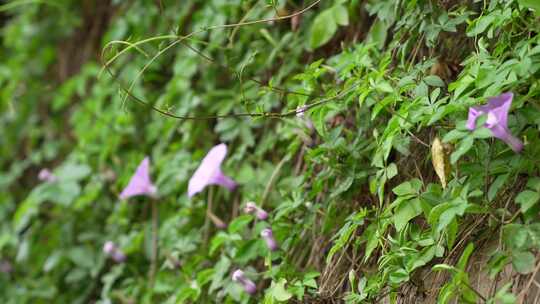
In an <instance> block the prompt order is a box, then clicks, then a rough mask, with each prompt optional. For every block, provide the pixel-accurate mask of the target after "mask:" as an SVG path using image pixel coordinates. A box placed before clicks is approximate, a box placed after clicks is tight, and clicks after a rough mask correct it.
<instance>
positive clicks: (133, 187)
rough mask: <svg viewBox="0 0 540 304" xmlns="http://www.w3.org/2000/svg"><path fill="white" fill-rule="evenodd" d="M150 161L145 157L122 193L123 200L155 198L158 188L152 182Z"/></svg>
mask: <svg viewBox="0 0 540 304" xmlns="http://www.w3.org/2000/svg"><path fill="white" fill-rule="evenodd" d="M149 171H150V159H149V158H148V157H145V158H144V159H143V161H142V162H141V164H140V165H139V167H137V170H136V171H135V174H134V175H133V176H132V177H131V180H130V181H129V183H128V185H127V187H125V188H124V190H123V191H122V193H120V198H121V199H128V198H130V197H132V196H137V195H147V196H155V195H156V193H157V188H156V186H154V184H152V182H151V181H150V172H149Z"/></svg>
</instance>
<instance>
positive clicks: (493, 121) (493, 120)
mask: <svg viewBox="0 0 540 304" xmlns="http://www.w3.org/2000/svg"><path fill="white" fill-rule="evenodd" d="M497 124H499V119H498V118H497V116H495V114H493V113H492V112H488V115H487V120H486V127H488V128H491V127H493V126H495V125H497Z"/></svg>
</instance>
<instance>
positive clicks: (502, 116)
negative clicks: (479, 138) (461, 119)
mask: <svg viewBox="0 0 540 304" xmlns="http://www.w3.org/2000/svg"><path fill="white" fill-rule="evenodd" d="M513 97H514V94H512V93H504V94H501V95H499V96H497V97H493V98H490V99H489V100H488V103H487V104H485V105H482V106H476V107H470V108H469V118H468V119H467V129H469V130H471V131H473V130H474V129H475V128H476V120H477V119H478V117H480V116H481V115H487V120H486V123H485V124H484V126H485V127H486V128H488V129H489V130H490V131H491V133H492V134H493V136H494V137H496V138H498V139H501V140H502V141H504V142H505V143H507V144H508V145H509V146H510V147H511V148H512V150H514V151H515V152H520V151H521V150H522V149H523V143H522V142H521V140H519V139H518V138H516V137H515V136H513V135H512V134H511V133H510V130H509V129H508V111H509V110H510V106H511V105H512V99H513Z"/></svg>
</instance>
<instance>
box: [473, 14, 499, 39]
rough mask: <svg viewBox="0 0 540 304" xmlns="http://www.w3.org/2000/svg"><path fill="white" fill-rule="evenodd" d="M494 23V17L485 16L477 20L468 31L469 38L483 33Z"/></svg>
mask: <svg viewBox="0 0 540 304" xmlns="http://www.w3.org/2000/svg"><path fill="white" fill-rule="evenodd" d="M493 21H495V16H493V15H484V16H482V17H480V18H478V19H476V20H475V21H474V22H473V23H472V24H471V26H469V28H468V29H467V36H469V37H472V36H476V35H478V34H481V33H483V32H484V31H485V30H486V29H487V27H488V26H489V25H491V23H492V22H493Z"/></svg>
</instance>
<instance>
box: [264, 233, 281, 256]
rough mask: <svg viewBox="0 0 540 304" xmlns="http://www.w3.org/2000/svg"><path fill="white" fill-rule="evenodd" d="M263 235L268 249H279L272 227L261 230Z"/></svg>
mask: <svg viewBox="0 0 540 304" xmlns="http://www.w3.org/2000/svg"><path fill="white" fill-rule="evenodd" d="M261 237H262V238H263V239H264V241H265V242H266V246H267V247H268V249H270V250H271V251H276V250H278V248H279V246H278V244H277V242H276V239H274V233H273V232H272V229H270V228H265V229H263V230H262V231H261Z"/></svg>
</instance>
